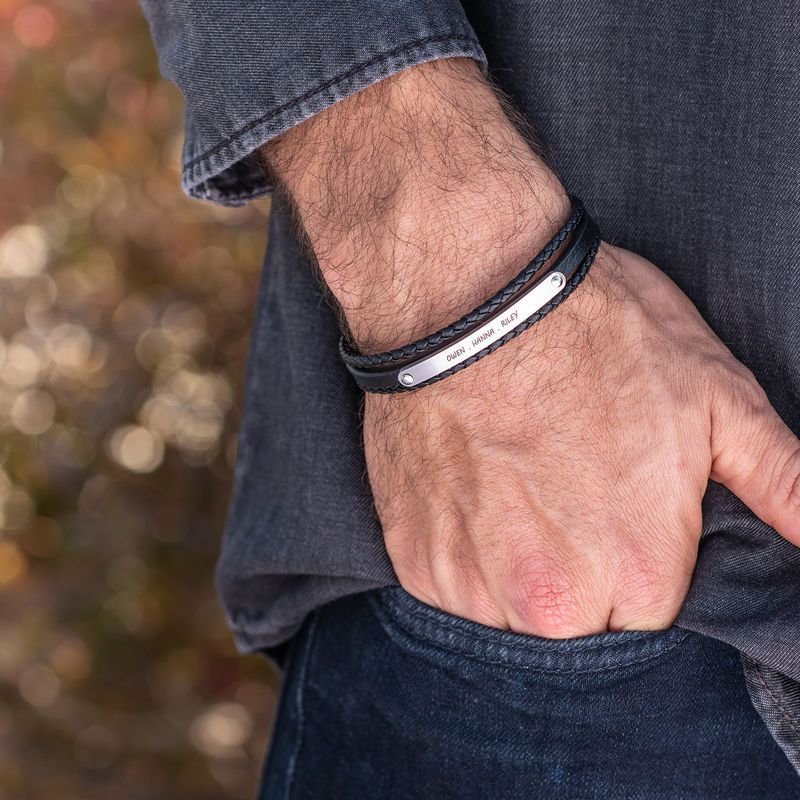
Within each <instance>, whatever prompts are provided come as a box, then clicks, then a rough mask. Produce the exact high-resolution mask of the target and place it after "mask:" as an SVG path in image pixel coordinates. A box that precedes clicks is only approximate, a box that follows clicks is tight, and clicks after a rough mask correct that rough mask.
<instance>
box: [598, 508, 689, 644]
mask: <svg viewBox="0 0 800 800" xmlns="http://www.w3.org/2000/svg"><path fill="white" fill-rule="evenodd" d="M702 525H703V520H702V513H701V510H700V503H699V502H698V503H697V507H696V508H691V509H685V510H684V513H683V514H682V515H668V516H666V518H665V519H664V520H663V521H661V524H659V525H658V526H657V527H652V528H650V529H649V530H648V529H647V528H643V527H639V529H638V533H639V536H638V538H637V540H636V542H630V543H629V545H628V547H627V548H626V549H625V556H624V558H623V559H622V560H620V562H619V563H620V568H619V569H618V570H617V578H616V591H615V593H614V609H613V610H612V612H611V615H610V617H609V620H608V629H609V630H610V631H620V630H637V631H654V630H664V629H665V628H669V627H670V625H672V624H673V622H674V621H675V619H676V618H677V616H678V614H680V611H681V608H682V607H683V604H684V602H685V600H686V595H687V594H688V592H689V585H690V583H691V580H692V573H693V572H694V567H695V564H696V563H697V547H698V543H699V541H700V534H701V532H702Z"/></svg>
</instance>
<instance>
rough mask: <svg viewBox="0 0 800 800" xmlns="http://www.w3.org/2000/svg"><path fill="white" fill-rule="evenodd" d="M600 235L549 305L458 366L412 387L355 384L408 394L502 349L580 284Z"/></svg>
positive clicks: (595, 253)
mask: <svg viewBox="0 0 800 800" xmlns="http://www.w3.org/2000/svg"><path fill="white" fill-rule="evenodd" d="M600 241H601V239H600V235H599V234H597V235H596V236H595V237H594V239H593V241H592V245H591V247H590V248H589V252H588V253H587V254H586V256H585V257H584V259H583V260H582V261H581V264H580V266H579V267H578V269H577V270H576V271H575V273H574V274H573V276H572V278H570V280H569V281H567V283H566V284H565V286H564V288H563V289H562V291H561V292H560V293H559V294H558V295H556V296H555V297H554V298H553V299H552V300H551V301H550V302H549V303H547V304H545V305H544V306H542V307H541V308H540V309H539V310H538V311H537V312H536V313H535V314H532V315H531V316H530V317H529V318H528V319H527V320H525V322H522V323H520V325H519V326H517V327H516V328H514V329H513V330H511V331H509V332H508V333H507V334H506V335H505V336H503V337H501V338H500V339H497V340H496V341H494V342H492V343H491V344H490V345H488V346H487V347H484V349H483V350H480V351H478V352H477V353H474V354H473V355H471V356H470V357H469V358H467V359H465V360H464V361H462V362H461V363H460V364H456V365H455V366H453V367H450V369H447V370H445V371H444V372H440V373H439V374H438V375H434V376H433V377H432V378H428V380H426V381H422V382H420V383H418V384H415V385H414V386H403V385H402V384H399V383H398V384H397V385H396V386H388V387H382V388H373V387H365V386H362V385H361V383H360V382H359V381H358V378H356V383H358V384H359V386H360V388H362V389H365V390H366V391H369V392H373V393H374V394H393V393H395V392H408V391H413V390H414V389H421V388H422V387H423V386H430V385H431V384H434V383H437V382H438V381H442V380H444V379H445V378H449V377H450V376H451V375H455V373H456V372H460V371H461V370H462V369H466V368H467V367H469V366H471V365H472V364H474V363H475V362H476V361H477V360H478V359H481V358H483V357H484V356H488V355H489V354H490V353H493V352H494V351H495V350H497V349H498V348H500V347H502V346H503V345H504V344H507V343H508V342H510V341H511V340H512V339H514V338H516V337H517V336H519V335H520V334H521V333H523V332H524V331H526V330H528V328H530V327H532V326H533V325H535V324H536V323H537V322H538V321H539V320H540V319H542V318H543V317H544V316H546V315H547V314H549V313H550V312H551V311H552V310H553V309H554V308H557V307H558V306H560V305H561V303H563V302H564V301H565V300H566V299H567V298H568V297H569V296H570V295H571V294H572V292H573V291H575V289H576V288H577V287H578V286H579V285H580V284H581V282H582V281H583V279H584V278H585V277H586V273H588V272H589V268H590V267H591V266H592V264H593V263H594V259H595V256H596V255H597V251H598V249H599V247H600Z"/></svg>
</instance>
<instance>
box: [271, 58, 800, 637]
mask: <svg viewBox="0 0 800 800" xmlns="http://www.w3.org/2000/svg"><path fill="white" fill-rule="evenodd" d="M263 155H264V158H265V160H266V163H267V165H268V168H269V169H270V170H271V172H272V173H273V176H274V177H275V178H276V180H277V181H278V183H279V185H280V186H281V187H282V189H283V191H284V192H285V193H286V194H287V195H288V197H289V198H290V200H291V202H292V205H293V207H294V209H295V210H296V213H297V218H298V221H299V223H300V226H301V231H302V233H303V235H304V236H305V238H306V241H307V243H308V246H309V249H310V251H311V252H312V253H313V255H314V256H315V258H316V261H317V263H318V265H319V268H320V271H321V274H322V276H323V278H324V279H325V281H326V283H327V285H328V287H329V289H330V291H331V293H332V295H333V298H334V299H335V301H336V303H337V305H338V307H339V308H340V309H341V312H342V317H343V319H342V322H343V324H345V325H346V326H347V327H348V328H349V331H350V334H351V336H352V338H353V340H354V341H355V343H356V344H357V345H358V346H359V347H360V348H361V349H362V350H363V351H364V352H376V351H379V350H383V349H387V348H391V347H394V346H397V345H399V344H403V343H406V342H408V341H411V340H413V339H415V338H418V337H419V336H423V335H425V334H427V333H430V332H432V331H434V330H436V329H438V328H440V327H441V326H443V325H445V324H447V323H448V322H451V321H453V320H455V319H457V318H458V317H459V316H461V315H462V314H463V313H465V312H467V311H468V310H470V309H471V308H474V307H475V306H477V305H478V304H479V303H480V302H482V301H483V300H484V299H485V298H486V297H488V296H489V295H490V294H492V293H493V292H494V291H496V290H497V289H499V288H500V287H501V286H503V285H504V284H505V283H507V282H508V281H509V280H510V279H511V278H512V277H513V276H514V275H515V274H516V273H517V272H518V271H519V270H520V269H521V268H522V266H524V264H525V263H527V261H529V260H530V259H531V258H532V257H533V255H534V254H535V253H536V252H537V251H538V250H539V249H540V248H541V247H542V246H543V244H544V243H545V242H546V241H547V240H548V239H549V238H550V236H551V235H552V234H553V233H554V232H555V230H557V229H558V227H559V226H560V225H561V224H562V223H563V221H564V220H565V219H566V217H567V216H568V213H569V202H568V199H567V197H566V193H565V190H564V188H563V187H562V186H561V185H560V183H559V182H558V180H557V178H556V177H555V175H554V174H553V173H552V171H551V170H550V169H548V167H547V166H546V165H545V163H544V162H543V160H542V159H541V158H540V157H539V156H538V155H537V153H536V152H535V149H534V148H533V147H531V145H530V137H529V136H526V135H523V133H521V132H520V123H519V121H518V120H515V119H513V114H510V113H509V111H508V108H507V106H506V105H505V104H504V103H503V101H502V99H501V98H499V97H498V94H497V92H496V91H495V90H493V89H492V87H491V86H490V85H489V84H488V83H487V82H486V81H485V80H484V79H483V77H482V76H481V75H480V73H479V71H478V69H477V67H476V66H475V65H474V64H473V63H471V62H469V61H465V60H460V59H453V60H449V61H440V62H434V63H432V64H425V65H421V66H418V67H414V68H412V69H410V70H407V71H405V72H403V73H400V74H399V75H396V76H393V77H392V78H389V79H387V80H384V81H382V82H381V83H379V84H377V85H375V86H373V87H370V88H368V89H366V90H364V91H363V92H360V93H358V94H357V95H354V96H352V97H350V98H347V99H345V100H343V101H341V102H340V103H337V104H336V105H334V106H332V107H331V108H329V109H327V110H326V111H324V112H322V113H321V114H318V115H316V116H315V117H313V118H312V119H310V120H308V121H307V122H305V123H303V124H302V125H300V126H298V127H296V128H294V129H292V130H291V131H289V132H288V133H287V134H285V135H284V136H282V137H280V138H279V139H278V140H276V141H274V142H271V143H270V144H269V145H267V146H266V148H265V149H264V152H263ZM364 443H365V450H366V458H367V467H368V472H369V479H370V484H371V487H372V490H373V494H374V497H375V505H376V510H377V513H378V515H379V517H380V520H381V523H382V526H383V531H384V536H385V541H386V546H387V549H388V552H389V556H390V558H391V560H392V563H393V565H394V567H395V570H396V572H397V576H398V578H399V580H400V583H401V584H402V585H403V586H404V587H405V588H406V589H407V590H408V591H409V592H410V593H411V594H413V595H415V596H416V597H418V598H419V599H421V600H423V601H425V602H427V603H430V604H431V605H434V606H437V607H439V608H442V609H444V610H445V611H448V612H450V613H453V614H457V615H460V616H463V617H467V618H469V619H472V620H475V621H477V622H481V623H484V624H486V625H491V626H494V627H499V628H508V629H511V630H513V631H516V632H519V633H527V634H535V635H539V636H546V637H553V638H567V637H574V636H581V635H587V634H591V633H597V632H601V631H606V630H621V629H659V628H665V627H668V626H669V625H670V624H671V623H672V622H673V620H674V619H675V617H676V616H677V614H678V612H679V611H680V608H681V605H682V603H683V601H684V598H685V596H686V593H687V590H688V586H689V582H690V580H691V575H692V571H693V568H694V565H695V561H696V557H697V547H698V541H699V538H700V532H701V523H702V517H701V500H702V497H703V494H704V492H705V488H706V485H707V482H708V480H709V478H711V479H713V480H716V481H720V482H722V483H724V484H726V485H727V486H728V487H729V488H730V489H731V490H732V491H733V492H735V493H736V494H737V495H738V496H739V497H740V498H741V499H742V500H743V501H744V502H745V503H747V505H749V506H750V508H751V509H752V510H753V511H754V512H755V513H756V514H757V515H758V516H760V517H761V518H762V519H763V520H764V521H765V522H767V523H768V524H770V525H772V526H773V527H774V528H775V529H776V530H777V531H778V532H779V533H780V534H782V535H783V536H785V537H786V538H787V539H789V540H790V541H792V542H794V543H795V544H800V442H798V439H797V438H796V437H795V436H794V434H793V433H792V432H791V431H790V430H789V429H788V428H787V427H786V426H785V425H784V423H783V422H782V421H781V420H780V418H779V417H778V415H777V414H776V413H775V411H774V410H773V409H772V407H771V405H770V403H769V400H768V399H767V397H766V395H765V394H764V392H763V390H762V389H761V388H760V387H759V385H758V384H757V382H756V380H755V379H754V377H753V376H752V374H751V373H750V372H749V371H748V370H747V369H746V368H745V367H744V366H743V365H742V364H741V363H739V362H738V361H737V360H736V359H735V358H734V357H733V356H732V355H731V353H730V352H729V351H728V350H727V349H726V348H725V346H724V345H723V344H722V342H721V341H720V340H719V339H718V338H717V337H716V336H715V334H714V333H713V332H712V331H711V330H710V328H709V327H708V326H707V325H706V324H705V322H704V321H703V320H702V318H701V317H700V315H699V313H698V312H697V310H696V309H695V308H694V306H693V305H692V304H691V302H690V301H689V300H688V298H687V297H686V296H685V295H684V294H683V293H682V292H681V291H680V290H679V289H678V287H677V286H675V285H674V284H673V283H672V282H671V281H670V280H669V279H668V278H667V277H666V276H665V275H664V274H663V273H662V272H661V271H660V270H659V269H658V268H657V267H655V266H654V265H652V264H651V263H649V262H648V261H646V260H645V259H643V258H640V257H639V256H637V255H635V254H634V253H631V252H628V251H626V250H622V249H620V248H617V247H613V246H611V245H609V244H606V243H604V244H603V245H602V247H601V249H600V252H599V254H598V257H597V260H596V263H595V264H594V266H593V267H592V270H591V272H590V273H589V276H588V277H587V279H586V280H585V281H584V283H583V284H582V285H581V286H580V287H578V289H577V290H576V291H575V292H574V293H573V295H572V296H570V298H568V300H567V301H566V302H565V303H564V304H562V305H561V306H560V307H559V308H558V309H556V310H555V311H554V312H552V313H551V314H549V315H547V316H546V317H545V318H544V319H543V320H542V321H541V322H540V323H538V324H537V325H536V326H534V327H533V328H532V329H530V330H529V331H527V332H526V333H524V334H523V335H521V336H519V337H517V338H516V339H514V340H513V341H511V342H510V343H508V344H507V345H505V346H504V347H502V348H500V349H499V350H498V351H496V352H495V353H494V354H492V355H491V356H489V357H486V358H483V359H481V360H480V361H479V362H477V363H476V364H474V365H473V366H471V367H470V368H468V369H466V370H462V371H461V372H459V373H457V374H456V375H454V376H452V377H450V378H448V379H447V380H444V381H441V382H439V383H437V384H434V385H433V386H430V387H427V388H424V389H421V390H419V391H415V392H410V393H402V394H398V395H373V394H370V395H367V397H366V399H365V407H364Z"/></svg>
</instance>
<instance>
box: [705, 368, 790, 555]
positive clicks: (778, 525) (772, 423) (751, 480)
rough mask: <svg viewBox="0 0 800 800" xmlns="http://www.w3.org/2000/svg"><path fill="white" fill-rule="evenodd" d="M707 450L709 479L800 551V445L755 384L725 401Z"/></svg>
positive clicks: (753, 382) (714, 422)
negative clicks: (710, 462) (736, 497)
mask: <svg viewBox="0 0 800 800" xmlns="http://www.w3.org/2000/svg"><path fill="white" fill-rule="evenodd" d="M711 446H712V458H713V463H712V470H711V477H712V478H713V479H714V480H716V481H720V482H721V483H724V484H725V485H726V486H727V487H728V488H729V489H730V490H731V491H732V492H733V493H734V494H736V495H737V496H738V497H739V498H740V499H741V500H743V501H744V502H745V503H746V504H747V505H748V506H749V507H750V508H751V509H752V510H753V511H754V512H755V513H756V514H757V515H758V516H759V517H761V519H762V520H764V522H766V523H767V524H768V525H771V526H772V527H773V528H775V530H776V531H778V533H780V534H781V535H783V536H785V537H786V538H787V539H788V540H789V541H791V542H793V543H794V544H796V545H800V440H798V438H797V437H796V436H795V435H794V434H793V433H792V431H791V430H789V428H788V427H787V426H786V424H785V423H784V422H783V420H782V419H781V418H780V417H779V416H778V414H777V412H776V411H775V409H774V408H773V407H772V406H771V405H770V403H769V400H768V399H767V396H766V394H764V392H763V390H762V389H761V387H759V386H758V384H756V383H755V380H753V381H752V383H751V384H749V385H747V386H744V387H741V391H740V392H738V393H736V394H735V395H734V394H733V393H729V394H728V395H727V396H726V397H725V398H724V399H723V401H722V403H721V404H720V408H719V411H718V413H717V414H716V415H715V417H714V419H713V420H712V433H711Z"/></svg>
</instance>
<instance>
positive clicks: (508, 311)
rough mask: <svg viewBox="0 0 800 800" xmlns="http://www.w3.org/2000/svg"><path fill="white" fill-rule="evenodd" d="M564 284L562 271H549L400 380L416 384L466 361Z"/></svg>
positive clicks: (551, 296)
mask: <svg viewBox="0 0 800 800" xmlns="http://www.w3.org/2000/svg"><path fill="white" fill-rule="evenodd" d="M565 283H566V279H565V277H564V274H563V273H561V272H549V273H548V274H547V275H545V276H544V278H542V279H541V280H540V281H539V282H538V283H536V284H535V285H534V286H532V287H531V288H530V289H529V290H528V291H527V292H525V294H523V295H521V296H520V297H519V298H518V299H517V300H515V301H514V302H513V303H512V304H511V305H510V306H508V307H507V308H505V309H504V310H503V311H502V312H500V313H499V314H497V315H496V316H494V317H492V318H491V319H490V320H489V321H488V322H486V323H484V324H483V325H482V326H481V327H480V328H478V329H476V330H474V331H472V332H470V333H468V334H466V335H465V336H462V337H461V338H460V339H456V341H455V342H453V343H451V344H449V345H448V346H447V347H446V348H444V349H443V350H440V351H439V352H438V353H434V354H433V355H432V356H429V357H428V358H425V359H423V360H422V361H419V362H417V363H416V364H413V365H412V366H410V367H408V368H407V369H403V370H401V371H400V374H399V375H398V380H399V381H400V383H401V384H402V385H403V386H417V385H418V384H420V383H422V382H423V381H427V380H428V379H429V378H433V377H434V376H436V375H439V374H440V373H442V372H444V371H445V370H448V369H450V368H451V367H455V366H456V365H457V364H460V363H461V362H462V361H466V360H467V359H468V358H469V357H470V356H471V355H474V354H475V353H478V352H480V351H481V350H483V349H484V348H486V347H488V346H489V345H490V344H492V343H493V342H496V341H497V340H498V339H500V338H501V337H503V336H505V335H506V334H507V333H508V332H509V331H512V330H514V328H516V327H517V326H518V325H521V324H522V323H523V322H525V321H526V320H528V319H530V318H531V317H532V316H533V315H534V314H535V313H536V312H537V311H539V310H540V309H541V308H542V306H543V305H545V303H548V302H549V301H550V300H552V299H553V298H554V297H555V296H556V295H557V294H558V293H559V292H560V291H561V290H562V289H563V288H564V284H565Z"/></svg>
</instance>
